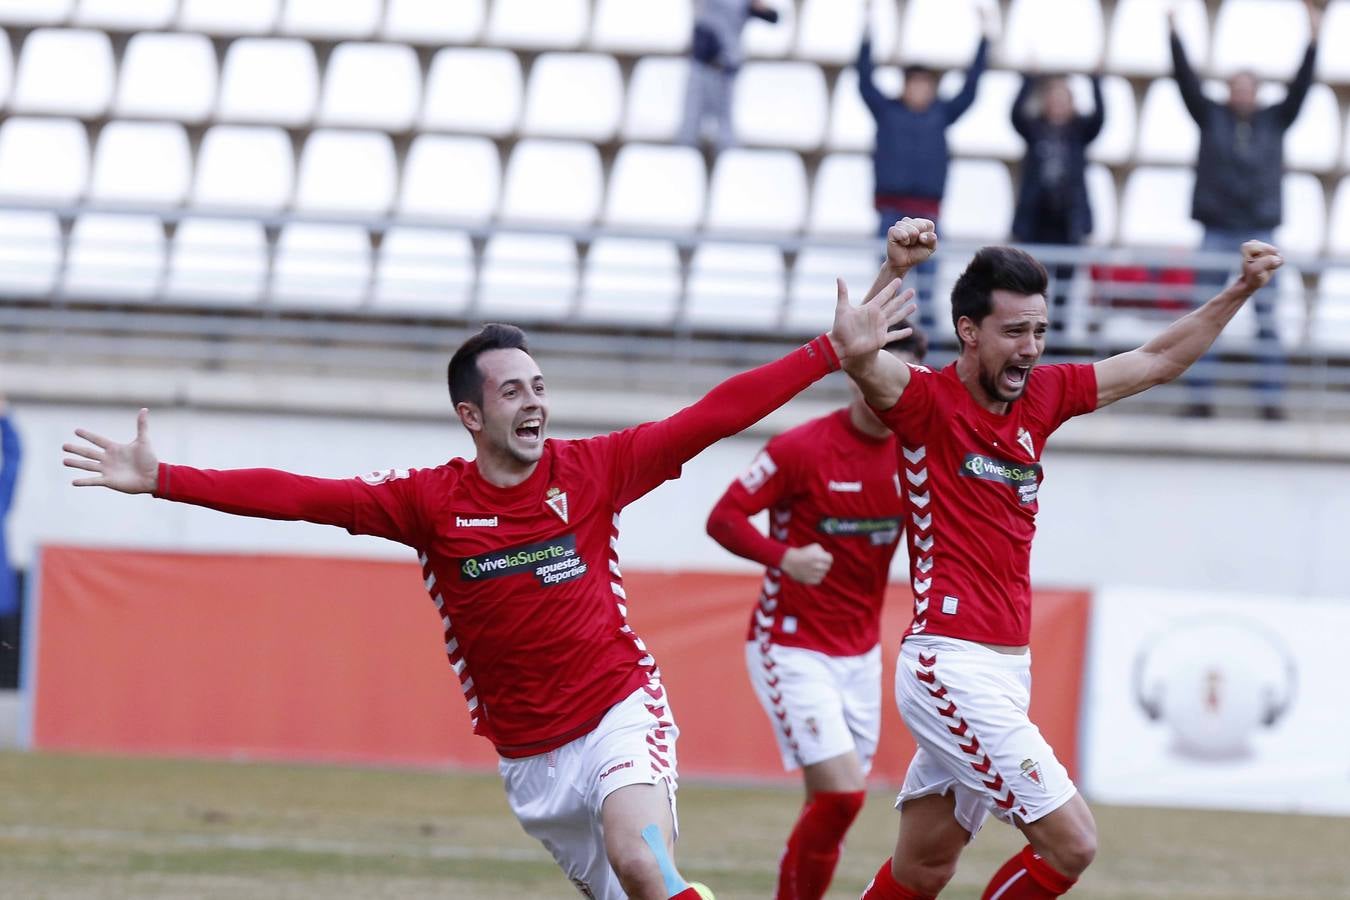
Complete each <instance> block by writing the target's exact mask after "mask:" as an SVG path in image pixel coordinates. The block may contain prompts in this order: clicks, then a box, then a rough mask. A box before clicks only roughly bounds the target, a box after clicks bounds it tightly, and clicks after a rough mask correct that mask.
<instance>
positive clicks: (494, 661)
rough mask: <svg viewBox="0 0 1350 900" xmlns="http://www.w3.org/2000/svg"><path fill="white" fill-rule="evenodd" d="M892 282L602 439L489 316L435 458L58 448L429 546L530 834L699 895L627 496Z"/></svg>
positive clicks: (91, 463) (432, 590) (585, 873)
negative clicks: (233, 458)
mask: <svg viewBox="0 0 1350 900" xmlns="http://www.w3.org/2000/svg"><path fill="white" fill-rule="evenodd" d="M912 295H913V292H912V291H910V292H907V293H906V294H904V295H901V294H900V293H899V282H898V281H897V282H895V283H894V284H891V285H888V286H887V287H886V288H885V289H884V290H882V291H881V292H880V293H879V294H878V295H877V296H876V298H875V299H873V300H871V301H869V302H868V303H867V304H864V305H861V306H851V305H850V304H849V302H848V297H847V294H846V292H845V289H844V286H843V283H842V282H840V284H839V297H838V301H837V304H836V307H835V318H834V326H833V328H832V329H831V331H830V332H829V333H828V334H826V335H822V336H820V337H818V338H816V339H815V340H813V341H811V342H810V343H809V344H807V345H805V346H803V347H801V348H799V349H798V350H795V351H794V352H792V353H790V354H788V355H787V356H785V357H783V358H782V359H780V360H778V361H777V362H773V363H769V364H768V365H765V366H761V367H760V368H758V369H754V370H752V371H750V372H745V373H742V374H740V375H737V376H735V377H733V378H730V379H728V380H727V381H726V382H724V383H723V384H721V385H719V386H718V387H716V388H714V389H713V390H712V391H711V392H710V393H708V395H707V396H705V397H704V398H703V399H701V400H700V401H698V402H697V403H695V404H693V405H692V406H689V407H688V408H686V409H684V410H682V411H680V412H678V413H676V414H675V415H673V416H671V417H670V418H668V419H665V420H663V421H659V422H652V423H648V424H645V425H639V426H637V427H635V428H629V429H626V430H623V431H618V432H615V433H613V434H609V435H605V436H601V437H595V438H590V439H588V440H551V439H546V438H545V434H546V430H547V426H548V419H549V395H548V392H547V390H546V389H545V383H544V377H543V375H542V374H541V373H540V371H539V367H538V366H537V365H536V364H535V361H534V360H533V359H532V358H531V357H530V355H529V352H528V349H527V347H526V343H525V336H524V334H523V332H521V331H520V330H519V329H517V328H515V327H512V326H509V325H488V326H487V327H485V328H484V329H483V330H482V331H481V332H479V333H478V334H477V335H476V336H474V337H472V338H470V339H469V340H468V341H466V342H465V343H464V344H463V345H462V346H461V347H460V348H459V350H458V351H456V353H455V355H454V357H453V358H452V359H451V360H450V365H449V371H448V381H449V388H450V396H451V399H452V401H453V403H454V406H455V411H456V413H457V414H458V416H459V420H460V422H461V424H463V426H464V427H465V428H466V429H467V430H468V431H469V433H470V434H471V436H472V438H473V442H474V447H475V450H476V455H475V458H474V459H472V460H466V459H452V460H450V461H449V462H447V463H445V464H444V465H441V466H437V467H435V468H430V469H413V470H401V469H391V470H389V471H386V472H378V473H375V474H373V475H369V476H366V477H363V478H351V479H322V478H310V477H305V476H301V475H293V474H290V473H287V472H281V471H277V470H273V469H237V470H226V471H213V470H201V469H195V468H191V467H188V466H177V465H169V464H167V463H161V462H160V461H159V460H158V459H157V457H156V456H155V453H154V451H153V450H152V449H151V446H150V441H149V434H148V425H147V420H148V413H147V412H146V411H145V410H141V412H140V415H139V416H138V418H137V424H136V438H135V439H134V440H133V441H131V442H130V443H126V444H121V443H117V442H115V441H111V440H109V439H107V438H104V437H101V436H99V435H96V434H92V433H90V432H87V431H84V430H78V431H76V434H77V435H78V436H79V437H80V438H82V439H83V440H84V441H85V442H87V443H81V444H66V445H65V447H64V449H65V450H66V452H67V453H69V454H71V455H70V456H69V457H68V458H67V459H66V461H65V464H66V465H67V466H70V467H72V468H76V469H82V470H85V471H87V472H88V473H90V474H89V475H88V476H85V477H81V478H78V479H76V480H75V482H74V483H75V484H76V485H77V486H102V487H108V488H112V489H114V490H118V491H122V492H124V493H129V494H144V493H150V494H153V495H154V496H156V497H160V498H163V499H167V500H174V501H177V502H182V503H192V504H195V505H198V506H205V507H210V508H212V509H217V510H220V511H222V512H229V513H234V514H237V515H247V516H257V517H262V518H270V519H288V520H304V521H309V522H315V523H320V524H327V525H337V526H339V527H342V528H345V529H347V530H348V531H350V532H352V533H353V534H373V535H379V536H381V537H385V538H389V539H391V540H395V541H399V542H401V543H404V544H407V545H408V546H410V547H412V548H414V549H416V550H417V551H418V554H419V559H420V561H421V564H422V575H423V578H424V580H425V582H426V588H427V592H428V593H429V594H430V595H431V598H432V600H433V601H434V603H435V604H436V609H437V610H438V611H439V613H440V615H441V625H442V626H443V629H444V635H445V652H446V655H447V657H448V658H449V662H450V665H451V666H452V667H453V668H454V671H455V674H456V675H457V676H458V677H459V681H460V685H461V687H462V689H463V693H464V698H465V700H466V701H467V703H468V708H469V714H470V717H471V719H472V723H473V728H474V731H475V732H476V733H478V734H480V735H482V736H484V737H485V738H487V739H488V740H490V741H492V743H493V745H494V746H495V747H496V748H497V752H498V754H499V755H500V756H501V766H500V769H501V773H502V776H503V778H504V780H505V783H506V793H507V799H508V802H509V803H510V806H511V809H512V811H513V812H514V813H515V815H516V817H517V819H518V820H519V821H520V823H521V826H522V827H523V828H524V829H525V831H526V832H527V833H528V834H530V835H532V836H533V837H534V838H536V839H537V840H539V841H540V842H541V843H542V844H543V845H544V846H545V847H547V848H548V850H549V851H550V852H551V853H552V854H553V856H554V858H555V859H556V860H557V862H558V865H559V866H560V867H561V868H562V869H563V871H564V873H566V875H567V876H568V877H569V878H570V879H571V880H572V882H573V883H574V884H575V885H576V887H577V888H578V889H579V890H580V891H581V893H582V894H584V895H586V896H588V897H592V898H598V900H620V898H625V897H628V898H641V900H655V898H659V900H667V898H670V897H678V898H681V900H693V898H696V897H710V896H711V894H709V893H706V889H703V892H700V888H701V886H697V885H689V884H687V883H685V882H684V880H683V879H682V878H681V877H680V875H679V872H678V870H677V869H676V868H675V866H674V863H673V861H672V856H673V852H674V840H675V835H676V823H675V814H674V792H675V778H676V774H675V773H676V767H675V740H676V737H677V736H678V734H679V731H678V729H677V727H676V725H675V718H674V715H673V713H672V711H671V706H670V702H669V700H668V699H667V697H666V694H665V690H664V689H663V687H662V685H661V679H660V672H659V671H658V669H657V667H656V661H655V660H654V659H653V658H652V655H651V654H650V653H649V652H648V651H647V648H646V646H644V644H643V643H642V640H641V639H640V638H639V637H638V636H637V635H636V634H634V632H633V630H632V628H630V627H629V626H628V624H627V621H626V620H627V608H626V604H627V602H628V598H627V595H626V594H625V592H624V586H623V575H622V573H621V571H620V569H619V561H618V558H617V552H616V548H617V546H618V533H619V531H618V529H619V512H620V510H622V509H623V507H625V506H626V505H628V504H629V503H631V502H633V501H634V500H636V499H638V498H639V497H641V496H643V495H644V494H646V493H648V492H649V491H651V490H652V489H654V488H655V487H657V486H658V485H660V484H661V483H662V482H664V481H666V480H668V479H671V478H675V477H677V476H678V475H679V474H680V468H681V466H682V465H683V464H684V463H685V462H686V461H687V460H689V459H691V458H692V457H693V456H695V455H696V454H698V453H699V452H700V451H702V450H703V449H704V448H706V447H707V446H708V445H709V444H712V443H713V442H714V441H717V440H719V439H721V438H724V437H727V436H729V435H732V434H735V433H736V432H738V431H741V430H742V429H744V428H746V427H748V426H749V425H751V424H753V423H754V422H756V421H758V420H759V419H761V418H763V417H764V416H765V415H767V414H768V413H769V412H771V411H773V410H774V409H776V408H778V407H779V406H781V405H782V404H784V403H786V402H787V401H788V400H789V399H791V398H792V397H793V396H795V395H796V394H797V393H799V392H800V391H802V390H803V389H804V388H806V387H807V386H808V385H810V384H811V383H813V382H814V381H816V380H818V379H819V378H821V377H823V376H824V375H825V374H827V373H828V372H830V371H832V370H834V369H836V368H838V366H839V361H840V360H841V359H846V358H848V357H850V356H854V355H870V354H871V353H873V352H875V351H876V350H878V349H879V348H880V347H882V346H883V345H884V344H885V343H886V342H887V341H888V340H889V339H891V338H892V337H903V336H904V334H905V332H904V331H903V330H900V331H896V332H894V333H890V332H889V329H890V327H891V326H893V325H895V324H896V323H898V322H900V321H901V320H902V319H903V318H904V317H905V316H906V315H908V314H910V313H912V312H913V310H914V307H913V305H912V304H908V305H907V301H908V299H909V298H910V297H911V296H912Z"/></svg>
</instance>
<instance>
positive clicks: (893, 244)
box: [886, 217, 937, 278]
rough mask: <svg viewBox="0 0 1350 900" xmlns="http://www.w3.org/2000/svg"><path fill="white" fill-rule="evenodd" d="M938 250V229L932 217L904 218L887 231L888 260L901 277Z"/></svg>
mask: <svg viewBox="0 0 1350 900" xmlns="http://www.w3.org/2000/svg"><path fill="white" fill-rule="evenodd" d="M936 251H937V229H936V227H935V226H934V225H933V222H932V220H930V219H911V218H908V217H906V218H904V219H901V220H900V221H899V222H896V223H895V224H894V225H892V226H891V227H890V230H889V231H887V232H886V262H887V263H888V264H889V265H890V267H891V269H892V270H893V271H894V272H895V274H896V275H897V276H899V277H902V278H903V277H904V275H905V274H906V273H907V272H908V271H909V270H910V269H912V268H914V267H915V266H917V265H918V264H919V263H921V262H923V261H924V260H926V259H928V257H930V256H932V255H933V254H934V253H935V252H936Z"/></svg>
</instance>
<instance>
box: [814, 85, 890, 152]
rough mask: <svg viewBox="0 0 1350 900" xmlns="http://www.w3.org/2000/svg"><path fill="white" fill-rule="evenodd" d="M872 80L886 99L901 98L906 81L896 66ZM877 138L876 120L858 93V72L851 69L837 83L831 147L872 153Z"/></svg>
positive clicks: (829, 143) (829, 142) (833, 104)
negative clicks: (902, 87) (901, 87)
mask: <svg viewBox="0 0 1350 900" xmlns="http://www.w3.org/2000/svg"><path fill="white" fill-rule="evenodd" d="M872 80H873V81H875V82H876V85H877V90H879V91H881V93H882V95H883V96H886V97H897V96H899V94H900V86H901V85H902V84H904V80H905V79H904V76H903V75H901V74H900V70H899V69H897V68H895V67H894V66H882V67H879V68H877V69H876V70H875V71H874V72H873V78H872ZM876 136H877V123H876V120H875V119H873V118H872V113H871V111H870V110H869V109H868V108H867V105H866V104H865V103H863V99H862V94H861V93H859V91H858V70H857V69H855V68H852V67H849V68H847V69H845V70H844V71H842V72H840V73H839V78H838V79H836V80H835V83H834V94H833V96H832V99H831V101H830V135H829V139H828V146H829V148H830V149H831V150H871V149H872V147H873V145H875V143H876Z"/></svg>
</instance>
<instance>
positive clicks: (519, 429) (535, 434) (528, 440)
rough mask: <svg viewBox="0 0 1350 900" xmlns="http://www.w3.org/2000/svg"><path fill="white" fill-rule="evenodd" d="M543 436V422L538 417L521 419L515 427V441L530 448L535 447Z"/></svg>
mask: <svg viewBox="0 0 1350 900" xmlns="http://www.w3.org/2000/svg"><path fill="white" fill-rule="evenodd" d="M543 436H544V420H543V419H542V418H541V417H539V416H530V417H529V418H528V419H522V420H521V422H520V424H519V425H517V426H516V439H517V440H519V441H521V442H522V443H525V444H529V445H531V446H534V445H537V444H538V443H539V442H540V441H541V440H543Z"/></svg>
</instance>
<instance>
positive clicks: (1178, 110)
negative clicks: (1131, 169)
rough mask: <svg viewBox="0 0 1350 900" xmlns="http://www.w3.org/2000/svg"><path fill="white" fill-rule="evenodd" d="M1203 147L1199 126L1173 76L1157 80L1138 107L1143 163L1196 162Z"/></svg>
mask: <svg viewBox="0 0 1350 900" xmlns="http://www.w3.org/2000/svg"><path fill="white" fill-rule="evenodd" d="M1199 148H1200V128H1199V126H1198V125H1196V124H1195V120H1194V119H1192V118H1191V114H1190V112H1189V111H1188V110H1187V109H1186V104H1185V103H1184V102H1182V99H1181V91H1180V90H1178V89H1177V84H1176V82H1175V81H1172V80H1171V79H1170V78H1169V79H1166V80H1159V81H1155V82H1153V83H1152V84H1150V85H1149V87H1148V93H1146V94H1145V95H1144V105H1143V107H1142V108H1141V109H1140V110H1139V146H1138V148H1137V149H1136V150H1135V158H1136V159H1137V160H1138V161H1139V162H1143V163H1193V162H1195V154H1196V152H1197V151H1198V150H1199Z"/></svg>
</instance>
